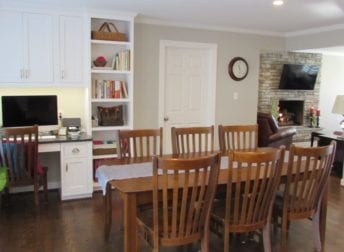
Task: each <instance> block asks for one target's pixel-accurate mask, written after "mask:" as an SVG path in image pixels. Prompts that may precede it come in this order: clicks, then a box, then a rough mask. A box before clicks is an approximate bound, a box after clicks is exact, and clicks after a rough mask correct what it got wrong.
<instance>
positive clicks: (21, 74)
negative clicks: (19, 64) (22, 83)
mask: <svg viewBox="0 0 344 252" xmlns="http://www.w3.org/2000/svg"><path fill="white" fill-rule="evenodd" d="M23 78H24V69H20V79H23Z"/></svg>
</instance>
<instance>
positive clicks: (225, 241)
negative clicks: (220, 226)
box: [223, 230, 230, 252]
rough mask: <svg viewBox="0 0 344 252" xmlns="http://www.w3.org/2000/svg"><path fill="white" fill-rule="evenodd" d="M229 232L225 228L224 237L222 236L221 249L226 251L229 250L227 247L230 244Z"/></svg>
mask: <svg viewBox="0 0 344 252" xmlns="http://www.w3.org/2000/svg"><path fill="white" fill-rule="evenodd" d="M229 238H230V237H229V232H228V230H225V233H224V237H223V242H224V243H223V251H226V252H228V251H229V247H230V244H229V240H230V239H229Z"/></svg>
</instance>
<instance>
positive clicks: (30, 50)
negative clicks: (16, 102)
mask: <svg viewBox="0 0 344 252" xmlns="http://www.w3.org/2000/svg"><path fill="white" fill-rule="evenodd" d="M52 27H53V18H52V16H51V15H49V14H38V13H25V12H17V11H7V10H0V34H2V37H1V40H0V55H1V61H0V76H1V78H0V82H7V83H11V82H17V83H26V82H28V83H43V82H44V83H52V82H53V79H54V66H53V32H52Z"/></svg>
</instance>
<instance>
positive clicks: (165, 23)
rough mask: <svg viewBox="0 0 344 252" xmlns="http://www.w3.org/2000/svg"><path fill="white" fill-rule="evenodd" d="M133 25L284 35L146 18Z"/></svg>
mask: <svg viewBox="0 0 344 252" xmlns="http://www.w3.org/2000/svg"><path fill="white" fill-rule="evenodd" d="M135 23H142V24H152V25H162V26H172V27H183V28H191V29H201V30H211V31H225V32H236V33H244V34H253V35H264V36H273V37H284V34H283V33H280V32H271V31H265V30H250V29H242V28H235V27H223V26H211V25H202V24H195V23H183V22H175V21H168V20H162V19H155V18H148V17H143V16H137V17H136V19H135Z"/></svg>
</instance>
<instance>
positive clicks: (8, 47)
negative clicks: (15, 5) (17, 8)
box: [0, 10, 25, 83]
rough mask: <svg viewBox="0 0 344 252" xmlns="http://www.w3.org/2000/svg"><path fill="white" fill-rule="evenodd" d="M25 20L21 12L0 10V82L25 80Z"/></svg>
mask: <svg viewBox="0 0 344 252" xmlns="http://www.w3.org/2000/svg"><path fill="white" fill-rule="evenodd" d="M22 23H23V20H22V14H21V13H20V12H14V11H4V10H0V34H1V39H0V55H1V61H0V82H3V83H5V82H8V83H10V82H21V81H23V80H24V78H25V76H24V66H23V61H24V56H23V45H24V42H23V24H22Z"/></svg>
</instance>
